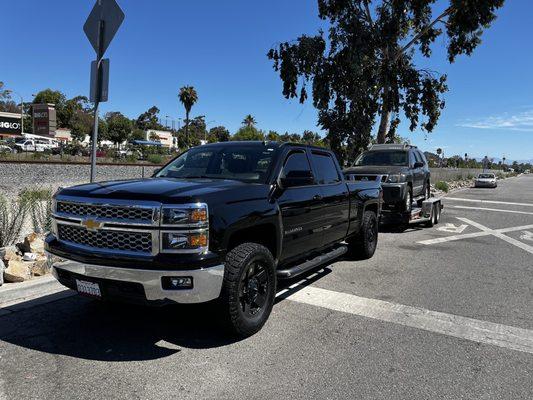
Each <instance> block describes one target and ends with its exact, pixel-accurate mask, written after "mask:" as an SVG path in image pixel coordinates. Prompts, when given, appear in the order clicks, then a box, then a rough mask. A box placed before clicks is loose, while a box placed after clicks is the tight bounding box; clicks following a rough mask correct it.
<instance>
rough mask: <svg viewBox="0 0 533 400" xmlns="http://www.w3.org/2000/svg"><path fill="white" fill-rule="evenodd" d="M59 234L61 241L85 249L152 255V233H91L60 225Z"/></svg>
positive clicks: (103, 231)
mask: <svg viewBox="0 0 533 400" xmlns="http://www.w3.org/2000/svg"><path fill="white" fill-rule="evenodd" d="M57 233H58V239H59V240H61V241H64V242H67V243H72V244H76V245H81V246H85V247H92V248H95V249H101V250H118V251H127V252H133V253H145V254H151V253H152V233H151V232H128V231H115V230H105V229H101V230H98V231H90V230H87V229H85V228H84V227H78V226H74V225H65V224H58V226H57Z"/></svg>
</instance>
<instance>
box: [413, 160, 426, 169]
mask: <svg viewBox="0 0 533 400" xmlns="http://www.w3.org/2000/svg"><path fill="white" fill-rule="evenodd" d="M423 166H424V163H423V162H420V161H417V162H415V165H414V168H422V167H423Z"/></svg>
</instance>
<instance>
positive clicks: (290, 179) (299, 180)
mask: <svg viewBox="0 0 533 400" xmlns="http://www.w3.org/2000/svg"><path fill="white" fill-rule="evenodd" d="M314 181H315V178H314V177H313V174H312V173H311V171H289V173H288V174H287V175H286V176H284V177H280V179H279V180H278V187H279V188H280V189H287V188H290V187H297V186H307V185H312V184H313V183H314Z"/></svg>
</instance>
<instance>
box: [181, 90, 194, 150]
mask: <svg viewBox="0 0 533 400" xmlns="http://www.w3.org/2000/svg"><path fill="white" fill-rule="evenodd" d="M178 97H179V99H180V102H181V104H183V107H185V145H186V146H187V148H188V147H189V143H190V142H189V113H190V112H191V108H192V106H193V105H194V103H196V102H197V101H198V93H196V89H195V88H194V87H193V86H183V87H182V88H181V89H180V94H179V96H178Z"/></svg>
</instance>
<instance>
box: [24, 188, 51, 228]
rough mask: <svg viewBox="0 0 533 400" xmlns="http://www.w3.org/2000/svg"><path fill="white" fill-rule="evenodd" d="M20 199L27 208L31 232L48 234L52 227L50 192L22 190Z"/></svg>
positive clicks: (45, 190)
mask: <svg viewBox="0 0 533 400" xmlns="http://www.w3.org/2000/svg"><path fill="white" fill-rule="evenodd" d="M20 199H21V200H22V201H23V202H24V203H25V204H26V205H27V207H28V211H29V214H30V217H31V223H32V228H33V231H34V232H36V233H45V232H50V228H51V227H52V190H51V189H42V188H39V189H24V190H23V191H21V193H20Z"/></svg>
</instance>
